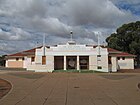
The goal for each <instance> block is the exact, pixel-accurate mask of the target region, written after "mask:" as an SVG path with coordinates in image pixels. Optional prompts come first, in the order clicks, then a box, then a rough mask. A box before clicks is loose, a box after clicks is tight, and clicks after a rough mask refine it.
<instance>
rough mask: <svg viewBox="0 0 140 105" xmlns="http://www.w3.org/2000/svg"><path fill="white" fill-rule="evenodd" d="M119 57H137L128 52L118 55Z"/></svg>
mask: <svg viewBox="0 0 140 105" xmlns="http://www.w3.org/2000/svg"><path fill="white" fill-rule="evenodd" d="M117 56H118V57H126V56H128V57H136V55H133V54H129V53H126V52H121V53H119V54H117Z"/></svg>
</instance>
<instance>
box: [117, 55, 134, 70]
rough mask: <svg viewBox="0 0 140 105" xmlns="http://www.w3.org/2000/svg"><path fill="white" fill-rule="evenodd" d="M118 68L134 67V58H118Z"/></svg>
mask: <svg viewBox="0 0 140 105" xmlns="http://www.w3.org/2000/svg"><path fill="white" fill-rule="evenodd" d="M118 65H119V69H134V59H133V58H125V60H123V59H122V58H120V60H118Z"/></svg>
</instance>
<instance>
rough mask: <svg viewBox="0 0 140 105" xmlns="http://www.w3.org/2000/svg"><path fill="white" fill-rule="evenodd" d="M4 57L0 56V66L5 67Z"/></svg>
mask: <svg viewBox="0 0 140 105" xmlns="http://www.w3.org/2000/svg"><path fill="white" fill-rule="evenodd" d="M5 56H6V55H2V56H0V66H5Z"/></svg>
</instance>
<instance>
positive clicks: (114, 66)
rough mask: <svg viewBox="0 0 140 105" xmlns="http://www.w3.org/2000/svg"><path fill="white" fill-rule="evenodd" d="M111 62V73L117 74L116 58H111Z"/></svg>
mask: <svg viewBox="0 0 140 105" xmlns="http://www.w3.org/2000/svg"><path fill="white" fill-rule="evenodd" d="M111 62H112V69H111V71H112V72H117V68H118V62H117V58H116V57H111Z"/></svg>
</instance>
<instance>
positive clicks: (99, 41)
mask: <svg viewBox="0 0 140 105" xmlns="http://www.w3.org/2000/svg"><path fill="white" fill-rule="evenodd" d="M97 35H98V47H99V46H100V32H98V34H97Z"/></svg>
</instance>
